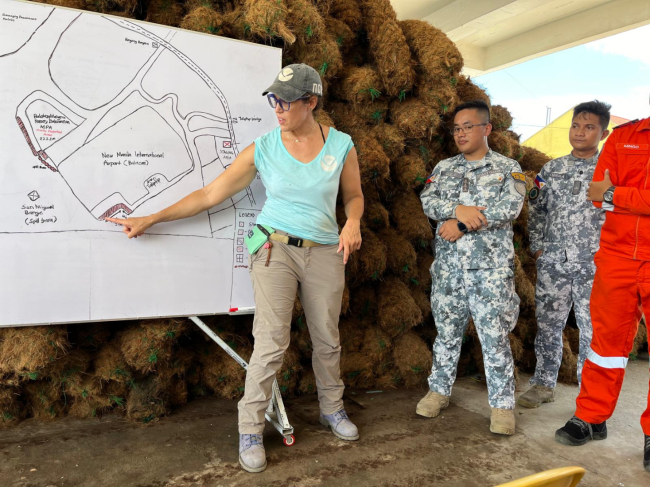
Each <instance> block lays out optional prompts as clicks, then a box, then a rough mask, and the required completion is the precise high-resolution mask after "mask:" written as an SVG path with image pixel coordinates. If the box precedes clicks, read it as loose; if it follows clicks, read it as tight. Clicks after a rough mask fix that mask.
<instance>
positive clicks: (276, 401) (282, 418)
mask: <svg viewBox="0 0 650 487" xmlns="http://www.w3.org/2000/svg"><path fill="white" fill-rule="evenodd" d="M189 319H190V320H191V321H192V322H193V323H194V324H195V325H196V326H198V327H199V328H201V330H203V332H205V334H206V335H208V336H209V337H210V338H212V340H214V341H215V342H216V344H217V345H219V346H220V347H221V348H222V349H223V350H224V351H225V352H226V353H227V354H228V355H230V356H231V357H232V358H233V360H235V362H237V363H238V364H239V365H241V366H242V367H243V368H244V369H247V368H248V364H247V363H246V361H245V360H244V359H243V358H241V357H240V356H239V355H237V352H235V351H234V350H233V349H232V348H230V347H229V346H228V344H227V343H226V342H224V341H223V340H222V339H221V338H220V337H219V335H217V334H216V333H215V332H214V331H212V330H211V329H210V327H209V326H208V325H206V324H205V323H203V321H201V319H200V318H198V317H197V316H190V317H189ZM264 416H265V417H266V420H267V421H269V422H270V423H271V424H272V425H273V427H274V428H275V429H276V430H278V431H279V432H280V434H281V435H282V436H283V437H284V444H285V445H287V446H292V445H293V444H294V443H295V441H296V440H295V438H294V436H293V427H292V426H291V424H290V423H289V418H288V417H287V412H286V410H285V408H284V402H283V401H282V394H281V393H280V387H279V386H278V381H277V379H274V380H273V392H272V394H271V401H270V402H269V407H268V408H267V409H266V413H265V415H264Z"/></svg>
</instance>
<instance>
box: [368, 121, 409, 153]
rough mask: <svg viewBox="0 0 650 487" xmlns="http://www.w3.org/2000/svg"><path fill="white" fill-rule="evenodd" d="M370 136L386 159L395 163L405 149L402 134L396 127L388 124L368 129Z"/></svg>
mask: <svg viewBox="0 0 650 487" xmlns="http://www.w3.org/2000/svg"><path fill="white" fill-rule="evenodd" d="M370 133H371V134H372V136H373V137H374V138H375V139H376V140H377V142H379V145H381V148H382V149H383V150H384V153H385V154H386V156H388V159H390V161H391V162H393V161H396V160H397V159H398V158H399V157H400V156H401V155H402V154H403V153H404V149H405V147H406V141H405V139H404V134H402V132H400V130H399V129H398V128H397V127H394V126H393V125H390V124H388V123H379V124H376V125H374V126H373V127H372V128H371V129H370Z"/></svg>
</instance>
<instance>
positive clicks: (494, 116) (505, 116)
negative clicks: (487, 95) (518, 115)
mask: <svg viewBox="0 0 650 487" xmlns="http://www.w3.org/2000/svg"><path fill="white" fill-rule="evenodd" d="M490 122H491V123H492V130H495V131H497V132H506V131H507V130H508V129H509V128H510V127H512V115H510V112H509V111H508V109H507V108H505V107H503V106H501V105H492V107H491V108H490ZM505 135H507V134H505ZM507 136H508V135H507ZM509 138H511V137H509Z"/></svg>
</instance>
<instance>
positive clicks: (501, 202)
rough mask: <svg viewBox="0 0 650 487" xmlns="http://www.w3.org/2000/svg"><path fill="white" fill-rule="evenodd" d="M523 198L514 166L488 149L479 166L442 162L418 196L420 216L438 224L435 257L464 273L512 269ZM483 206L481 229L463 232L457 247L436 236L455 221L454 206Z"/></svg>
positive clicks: (518, 171) (517, 168)
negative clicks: (514, 223) (484, 220)
mask: <svg viewBox="0 0 650 487" xmlns="http://www.w3.org/2000/svg"><path fill="white" fill-rule="evenodd" d="M525 194H526V177H525V176H524V175H523V174H522V172H521V167H520V166H519V164H518V163H517V162H516V161H513V160H512V159H508V158H507V157H505V156H502V155H501V154H498V153H496V152H493V151H492V150H490V151H489V152H488V153H487V154H486V155H485V157H484V158H483V159H481V160H480V161H468V160H466V159H465V156H463V155H462V154H459V155H457V156H455V157H451V158H449V159H445V160H444V161H440V162H439V163H438V165H437V166H436V167H435V169H434V170H433V173H432V174H431V176H430V177H429V179H428V181H427V184H426V186H425V187H424V190H423V191H422V193H421V194H420V199H421V200H422V206H423V208H424V212H425V213H426V215H427V216H428V217H429V218H432V219H433V220H437V221H438V227H437V229H436V239H435V247H436V258H439V259H447V260H450V261H453V262H454V263H455V265H457V266H459V267H460V268H462V269H488V268H497V267H507V266H512V265H513V264H514V254H515V252H514V247H513V244H512V237H513V233H512V221H513V220H514V219H515V218H517V216H518V215H519V212H520V211H521V207H522V205H523V202H524V196H525ZM458 205H465V206H485V207H487V209H486V210H483V214H484V215H485V217H486V218H487V220H488V225H487V227H485V228H481V229H480V230H477V231H474V232H467V233H466V234H465V235H463V236H462V237H461V238H460V239H458V240H457V241H456V242H447V241H446V240H444V239H443V238H441V237H440V236H439V234H438V232H439V230H440V226H441V225H442V224H443V223H444V222H445V221H446V220H449V219H452V218H456V207H457V206H458Z"/></svg>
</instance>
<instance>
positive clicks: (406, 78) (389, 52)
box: [359, 0, 415, 96]
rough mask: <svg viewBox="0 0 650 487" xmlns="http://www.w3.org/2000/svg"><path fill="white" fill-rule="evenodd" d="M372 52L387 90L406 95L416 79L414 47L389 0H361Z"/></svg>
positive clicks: (389, 93)
mask: <svg viewBox="0 0 650 487" xmlns="http://www.w3.org/2000/svg"><path fill="white" fill-rule="evenodd" d="M359 3H360V6H361V11H362V12H363V17H364V23H365V26H366V30H367V32H368V40H369V42H370V53H371V55H372V57H373V58H374V60H375V64H376V66H377V70H378V71H379V75H380V76H381V79H382V81H383V82H384V86H385V87H386V93H387V94H388V95H389V96H400V95H401V96H403V95H404V94H405V93H406V92H407V91H410V90H411V88H412V87H413V82H414V81H415V71H414V70H413V65H412V62H411V51H410V50H409V46H408V44H407V43H406V39H405V38H404V33H403V32H402V29H401V28H400V26H399V23H398V22H397V16H396V15H395V10H393V6H392V5H391V3H390V0H361V1H360V2H359Z"/></svg>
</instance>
